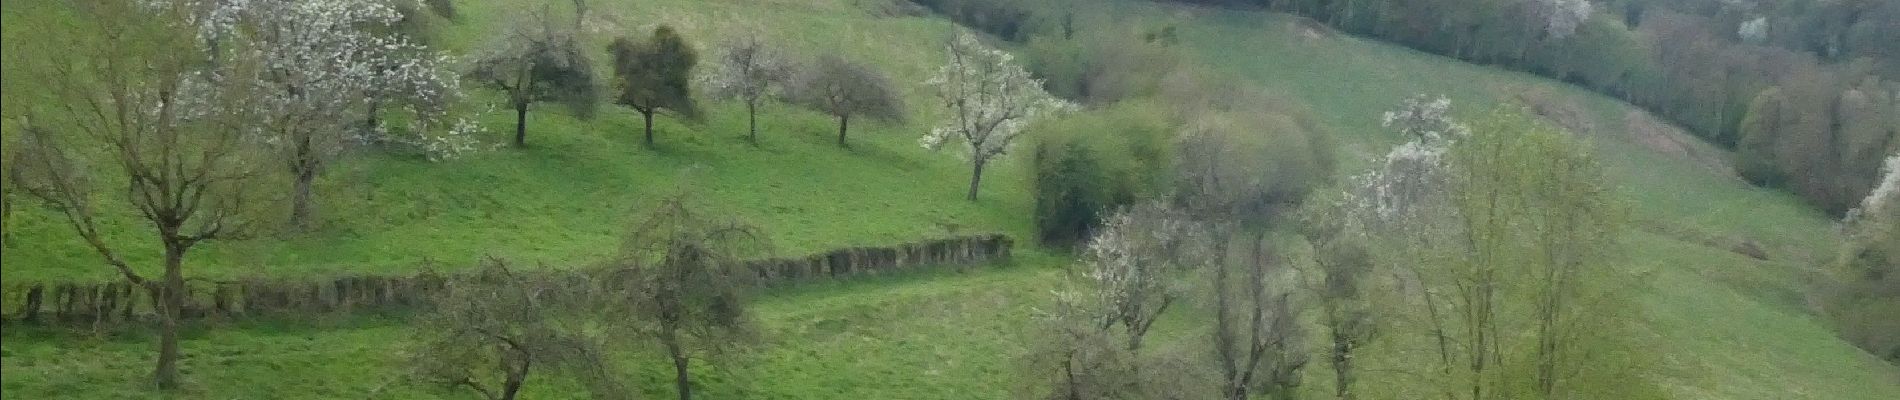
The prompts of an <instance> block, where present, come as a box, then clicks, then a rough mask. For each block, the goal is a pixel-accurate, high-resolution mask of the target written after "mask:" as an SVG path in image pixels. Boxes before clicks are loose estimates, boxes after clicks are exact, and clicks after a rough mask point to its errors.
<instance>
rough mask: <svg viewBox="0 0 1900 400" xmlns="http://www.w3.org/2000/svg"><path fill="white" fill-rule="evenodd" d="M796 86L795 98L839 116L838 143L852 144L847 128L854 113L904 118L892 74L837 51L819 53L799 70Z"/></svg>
mask: <svg viewBox="0 0 1900 400" xmlns="http://www.w3.org/2000/svg"><path fill="white" fill-rule="evenodd" d="M793 87H794V89H793V91H792V101H794V102H797V103H798V104H801V105H804V106H805V107H808V108H811V109H814V110H818V111H820V112H823V113H825V114H826V115H830V116H832V117H834V118H837V119H838V145H839V146H845V147H849V145H848V144H846V142H845V132H846V130H847V129H849V128H850V127H851V117H855V116H863V117H868V118H871V119H874V120H880V121H885V122H899V121H903V120H904V100H903V98H901V97H899V96H898V93H897V89H896V87H895V86H892V85H891V80H890V78H888V77H885V76H884V73H883V72H879V71H878V70H877V68H875V67H872V66H869V65H864V64H861V63H857V62H853V61H851V60H846V59H845V58H844V57H841V56H838V55H836V54H826V55H823V56H819V57H818V62H817V63H816V64H813V65H812V67H811V68H810V69H808V70H806V71H804V72H803V73H801V74H799V76H798V78H797V80H796V83H794V86H793Z"/></svg>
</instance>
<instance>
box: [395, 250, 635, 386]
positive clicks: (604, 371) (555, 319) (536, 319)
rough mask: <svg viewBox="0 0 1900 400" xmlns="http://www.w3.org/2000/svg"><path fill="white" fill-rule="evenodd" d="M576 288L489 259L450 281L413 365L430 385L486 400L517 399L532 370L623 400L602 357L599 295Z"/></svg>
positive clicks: (423, 330)
mask: <svg viewBox="0 0 1900 400" xmlns="http://www.w3.org/2000/svg"><path fill="white" fill-rule="evenodd" d="M571 282H572V281H567V280H561V279H550V278H548V277H546V276H531V275H527V274H520V273H516V272H515V271H513V270H511V269H510V268H508V264H507V263H506V262H504V261H502V260H499V259H489V260H486V261H484V262H483V266H482V268H481V269H480V270H478V271H477V272H476V273H474V274H469V275H462V276H458V277H455V278H451V279H449V280H448V281H447V282H445V284H444V285H443V286H444V287H443V289H442V291H441V292H440V294H437V295H436V298H435V299H433V301H432V305H433V310H431V312H428V313H424V314H421V315H420V317H421V321H420V323H419V324H418V326H417V329H416V334H417V335H416V337H417V338H418V341H417V343H416V347H417V351H416V353H415V360H414V362H415V365H416V372H417V373H418V375H419V376H420V377H421V378H422V379H424V380H427V381H430V382H434V383H437V384H441V385H443V386H445V387H451V388H467V389H468V390H472V391H474V392H476V393H480V394H481V395H482V397H483V398H485V399H488V400H513V399H515V397H516V395H518V394H519V393H520V391H521V388H522V385H523V384H525V383H526V382H527V380H528V376H529V374H530V373H531V372H534V371H552V372H564V373H567V374H570V375H574V376H576V377H578V378H580V380H581V382H583V383H584V384H585V385H586V387H587V389H588V390H589V392H590V394H592V395H593V397H594V398H596V399H616V398H626V397H628V396H627V393H628V392H627V390H626V389H624V388H622V387H621V384H620V382H619V379H621V378H620V374H619V373H618V371H617V369H616V368H614V366H613V363H611V362H607V361H606V360H605V359H604V358H605V355H606V352H605V351H604V350H603V343H602V340H601V336H600V335H601V333H596V332H593V331H590V330H589V328H593V327H599V326H610V327H611V326H616V325H612V324H603V323H601V320H602V319H603V318H602V317H604V315H601V314H599V313H597V312H596V311H597V308H595V306H596V305H598V304H600V303H599V302H600V301H602V300H603V299H600V298H598V297H596V295H595V293H594V290H592V288H587V287H577V286H576V284H573V283H571Z"/></svg>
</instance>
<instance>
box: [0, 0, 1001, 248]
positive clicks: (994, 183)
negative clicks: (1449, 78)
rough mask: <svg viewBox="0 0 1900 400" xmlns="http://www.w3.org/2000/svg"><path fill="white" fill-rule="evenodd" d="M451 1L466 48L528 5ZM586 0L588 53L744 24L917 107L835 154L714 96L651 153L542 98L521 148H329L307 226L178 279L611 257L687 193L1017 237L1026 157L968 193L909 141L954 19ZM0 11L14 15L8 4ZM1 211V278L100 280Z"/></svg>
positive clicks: (815, 8) (785, 231)
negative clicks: (618, 40) (856, 70)
mask: <svg viewBox="0 0 1900 400" xmlns="http://www.w3.org/2000/svg"><path fill="white" fill-rule="evenodd" d="M456 3H457V5H458V6H459V7H460V12H461V14H462V17H461V18H460V19H459V21H458V22H455V23H452V24H451V23H446V22H444V23H442V24H439V25H438V28H439V29H440V31H439V38H440V40H439V41H440V42H441V44H442V47H444V48H447V49H449V50H450V51H452V52H454V53H456V54H469V53H471V52H475V51H479V49H480V48H481V47H482V45H483V44H485V43H487V42H488V41H489V40H490V38H491V37H492V35H495V34H497V33H498V32H500V31H501V30H503V29H504V27H506V26H508V23H509V21H511V19H510V18H512V16H515V15H519V14H521V13H522V10H521V9H520V8H521V7H522V5H523V4H529V3H532V2H529V1H500V2H490V1H480V2H475V1H463V2H456ZM594 3H595V4H592V7H593V8H594V10H593V12H592V14H593V16H592V17H590V18H589V19H588V23H587V26H588V30H589V31H590V32H591V34H592V35H593V37H592V39H594V41H597V42H599V44H600V45H599V46H597V47H596V48H597V49H598V50H599V51H598V54H594V55H593V56H594V57H595V61H596V62H601V63H604V62H605V60H606V58H607V57H606V55H605V49H606V46H605V43H606V42H607V41H609V40H611V39H612V37H613V36H616V35H629V36H632V37H636V38H637V37H644V36H645V35H646V34H648V33H650V32H651V29H652V27H653V26H654V25H655V24H659V23H665V24H670V25H673V26H675V27H678V28H679V30H680V31H681V32H682V33H683V35H684V36H685V37H686V38H687V39H688V40H689V41H690V42H691V43H693V44H694V45H695V47H697V48H698V50H699V52H700V54H701V55H700V59H701V64H700V67H699V69H701V70H705V69H709V68H711V66H709V65H707V64H708V63H710V61H708V60H712V59H714V58H715V54H716V52H715V50H714V49H713V47H714V46H715V45H716V44H717V43H719V42H720V40H722V38H723V36H722V35H724V33H725V32H731V31H736V30H737V29H741V28H743V27H744V26H743V25H742V24H744V23H747V22H752V23H756V24H758V25H760V26H762V27H764V28H765V29H767V31H768V32H770V33H771V34H773V38H774V39H775V40H779V41H782V42H783V43H786V44H787V45H788V46H790V47H792V48H793V50H794V51H795V53H797V54H798V55H799V56H801V57H809V56H812V55H815V54H818V53H820V52H838V53H841V54H844V55H846V56H847V57H851V58H854V59H859V60H863V61H865V62H868V63H870V64H873V65H877V66H879V67H881V68H882V69H883V70H884V71H885V72H886V73H888V74H890V75H891V76H892V78H893V81H894V82H896V83H897V84H898V87H899V88H900V90H902V91H903V93H904V95H905V96H904V100H906V101H907V102H908V103H909V105H910V106H911V108H912V109H913V112H912V113H910V114H911V118H910V121H909V122H908V123H905V124H897V125H891V124H877V123H854V124H852V128H853V130H852V132H851V138H850V139H851V142H852V144H853V147H852V148H850V149H842V148H839V147H837V146H836V145H835V144H834V141H835V140H836V125H835V124H836V121H835V120H831V119H828V118H825V117H823V116H821V115H820V114H818V113H815V112H809V111H805V110H800V109H795V108H793V107H791V106H789V105H783V104H773V105H771V106H768V107H766V108H765V109H764V110H763V112H762V115H761V117H760V124H761V132H760V141H761V144H760V145H759V146H757V147H753V146H750V145H748V144H747V143H746V142H745V141H744V140H742V139H741V137H742V136H743V135H744V133H745V127H746V121H745V115H744V110H743V108H741V107H739V106H737V105H734V104H720V103H708V104H706V105H707V108H708V110H707V118H706V120H705V121H704V122H703V123H697V124H694V123H686V122H683V121H681V120H678V119H674V118H667V117H662V118H661V119H660V120H659V121H658V129H659V132H658V133H657V136H658V137H657V140H658V143H659V144H658V147H657V148H656V149H648V148H645V147H644V146H642V145H640V144H639V135H640V133H639V129H640V125H641V123H640V120H639V117H638V116H637V115H636V114H634V113H633V112H632V111H630V110H628V109H626V108H624V107H618V106H608V105H603V107H602V109H601V112H600V113H599V115H598V116H597V117H596V118H595V119H593V120H585V121H583V120H579V119H576V118H573V117H572V116H570V115H568V114H567V113H566V112H565V111H564V110H562V109H561V108H559V107H556V106H553V105H539V106H537V108H536V109H535V110H534V111H533V112H532V113H530V114H529V116H528V119H529V135H528V143H529V146H530V147H529V148H527V149H515V148H512V147H498V148H495V149H491V150H484V151H481V152H479V153H476V154H474V155H471V156H468V157H464V158H460V159H455V160H450V161H446V162H426V161H422V160H420V159H413V158H408V157H396V156H386V155H380V154H377V153H375V152H367V153H363V154H359V155H355V156H351V157H350V158H348V159H345V160H342V161H341V162H339V163H338V164H336V167H335V168H333V169H332V170H330V171H328V173H327V174H326V176H325V177H324V179H323V180H322V182H321V183H320V185H321V186H320V189H319V192H318V200H319V202H320V207H319V218H320V219H321V226H320V228H319V229H318V230H317V231H315V232H311V233H308V234H302V235H296V236H285V237H276V236H266V237H263V238H259V239H254V240H244V241H223V242H210V243H207V244H206V245H205V246H204V247H203V248H202V250H201V251H194V252H193V253H191V254H190V255H189V258H188V259H187V267H186V268H187V269H186V273H187V274H189V275H192V276H201V277H234V276H247V275H268V276H272V277H295V276H306V275H326V274H335V273H359V272H367V273H404V272H410V271H413V270H414V269H415V268H416V267H417V265H418V264H419V263H420V262H421V261H422V260H424V259H431V260H435V261H438V262H441V263H443V264H444V265H445V266H449V267H454V266H460V265H467V264H471V263H472V261H473V260H474V259H475V257H479V256H482V255H485V254H486V255H494V256H499V257H506V258H512V259H517V260H520V261H523V262H530V263H534V262H545V263H547V264H550V265H554V266H572V265H577V264H583V263H589V262H593V261H596V260H599V259H602V258H604V257H605V256H606V255H607V254H609V253H611V252H612V251H614V250H615V249H616V247H617V246H618V245H619V237H620V235H621V234H622V233H623V232H621V230H622V229H624V226H625V224H626V223H627V222H628V218H629V215H630V214H631V211H633V210H634V207H636V206H639V205H641V204H645V202H646V201H648V200H651V199H654V198H656V197H658V196H660V195H663V194H666V193H670V192H672V191H675V190H677V189H678V188H681V187H690V188H692V189H693V191H695V192H696V193H697V194H698V196H699V197H700V198H701V199H702V200H705V203H708V204H713V205H717V206H720V207H724V208H725V209H724V210H721V211H723V212H727V213H730V214H732V215H735V216H738V217H740V218H742V219H744V220H747V221H749V222H751V223H753V224H756V225H758V226H760V227H762V228H764V230H765V231H766V232H767V233H768V234H769V235H771V238H772V240H773V242H774V244H775V245H776V247H777V250H778V251H779V252H780V253H781V254H784V255H802V254H805V253H810V252H816V251H821V250H826V249H831V248H837V247H845V246H857V245H880V244H890V243H899V242H905V241H911V240H916V239H919V238H922V237H928V236H936V235H944V234H950V233H956V232H962V233H969V232H992V231H1000V232H1005V233H1008V234H1010V235H1011V236H1015V237H1028V232H1029V231H1030V221H1029V218H1028V215H1029V200H1028V195H1027V190H1026V189H1025V186H1026V185H1025V183H1024V179H1025V177H1026V175H1027V174H1026V173H1025V172H1024V171H1025V170H1026V168H1020V167H1019V164H1020V163H1015V162H1004V163H1002V164H998V165H997V166H995V167H994V168H991V169H990V171H987V173H986V175H987V176H986V177H985V179H984V188H983V193H982V196H981V200H980V201H978V202H975V203H971V202H968V201H965V200H964V199H963V197H962V191H963V190H964V189H965V188H967V184H968V183H967V182H968V179H969V167H968V166H967V163H966V162H964V161H963V160H962V159H960V158H959V157H958V156H957V155H956V153H955V152H954V151H953V150H954V149H946V150H945V151H944V152H942V153H931V152H929V151H927V150H924V149H922V148H920V146H918V145H917V137H918V136H919V135H921V134H922V133H923V132H925V131H926V130H928V129H929V126H930V125H931V124H934V123H935V122H936V121H935V120H934V118H932V117H931V116H932V115H933V114H934V112H935V109H934V107H933V106H934V105H935V103H934V102H933V101H932V100H931V99H932V98H931V95H930V93H929V92H927V89H926V88H925V87H924V86H923V84H922V82H923V80H924V78H925V76H926V75H927V74H928V73H930V72H932V71H934V69H935V68H936V67H937V66H938V65H939V64H941V63H942V61H943V60H942V57H943V56H942V55H941V54H940V53H941V47H942V46H941V43H942V40H943V38H945V37H948V36H947V35H948V33H949V32H950V28H951V25H950V24H949V23H948V22H945V21H942V20H936V19H930V18H922V17H898V16H883V15H881V14H874V12H875V11H876V10H873V9H865V8H860V7H859V6H858V5H857V2H854V1H846V0H810V1H806V0H801V1H774V2H750V1H725V2H702V1H694V0H665V1H638V2H594ZM8 12H9V13H10V15H9V17H10V18H9V20H12V19H13V18H11V17H19V15H12V13H16V11H13V10H9V11H8ZM18 12H27V11H18ZM13 33H14V32H13V31H12V30H9V34H13ZM22 34H27V33H24V32H23V33H22ZM39 34H51V33H39ZM10 40H11V39H10ZM21 40H25V39H24V38H23V39H21ZM597 70H601V71H605V70H607V69H606V68H604V67H603V68H599V69H597ZM603 79H610V78H609V77H603ZM467 86H468V87H469V88H471V94H472V99H471V101H475V102H482V103H494V104H498V106H497V107H496V109H495V110H494V111H491V112H488V113H485V114H484V115H483V116H482V119H481V121H482V122H483V123H484V125H485V126H486V127H487V128H488V131H489V132H488V133H487V134H486V135H485V136H484V139H486V142H487V143H491V144H495V145H497V146H501V144H503V143H507V142H508V140H509V137H510V135H512V134H513V124H514V121H513V118H514V115H513V113H512V112H510V110H508V109H507V107H505V106H499V103H500V101H499V98H500V97H499V96H498V95H496V94H495V93H491V92H487V91H485V90H474V89H473V88H474V87H475V86H474V85H473V84H472V83H469V84H467ZM285 190H286V191H287V190H288V188H285ZM102 204H106V205H107V206H110V207H113V211H115V212H118V213H119V214H120V216H121V218H117V219H114V220H113V221H110V222H112V223H111V224H109V225H110V227H109V229H110V230H111V231H112V232H110V235H109V237H111V238H112V239H113V242H114V243H120V244H121V246H125V248H126V249H124V250H120V252H121V253H125V254H127V257H128V258H130V259H131V261H132V262H133V263H134V264H137V265H145V266H149V265H154V264H156V260H157V258H158V252H157V250H156V249H157V247H156V244H155V241H154V240H153V239H151V238H150V234H149V233H147V232H146V231H147V229H145V228H144V226H142V225H139V224H138V223H137V221H136V220H135V219H133V218H131V217H130V212H129V211H127V210H124V208H125V206H124V204H123V202H122V201H116V200H112V199H109V198H102ZM15 211H16V212H15V213H14V215H13V218H11V219H12V220H11V221H9V222H8V224H9V227H8V229H9V231H8V240H7V243H6V246H7V248H6V249H5V253H4V254H5V263H6V266H7V267H6V269H5V270H4V272H3V274H0V278H5V279H7V280H9V281H12V280H42V279H112V278H114V275H113V274H112V273H110V269H109V268H106V267H105V266H104V265H103V264H102V263H101V262H100V260H99V257H98V255H97V254H95V253H93V252H92V250H91V249H90V248H88V247H86V246H85V244H84V243H83V242H81V241H79V240H78V239H77V237H76V236H75V235H74V234H73V232H72V231H71V230H72V229H71V227H69V226H67V225H66V224H65V221H64V220H63V219H62V218H61V217H59V216H58V215H57V214H54V213H52V212H48V211H46V210H44V209H41V208H39V207H37V206H35V205H31V204H21V205H20V206H19V207H17V209H16V210H15Z"/></svg>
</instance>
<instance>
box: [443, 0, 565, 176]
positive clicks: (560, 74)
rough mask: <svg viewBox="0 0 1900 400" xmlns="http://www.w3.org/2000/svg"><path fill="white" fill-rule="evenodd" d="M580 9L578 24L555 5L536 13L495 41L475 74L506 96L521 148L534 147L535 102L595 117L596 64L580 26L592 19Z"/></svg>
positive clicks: (477, 64) (478, 60)
mask: <svg viewBox="0 0 1900 400" xmlns="http://www.w3.org/2000/svg"><path fill="white" fill-rule="evenodd" d="M442 3H443V4H452V3H447V2H442ZM575 4H576V7H575V9H574V10H573V12H574V16H573V20H574V22H572V23H566V22H563V21H560V20H557V19H555V18H557V16H556V15H554V11H553V10H554V9H553V7H552V5H549V4H543V5H542V6H541V7H540V8H539V9H537V10H533V11H530V13H529V14H528V17H527V18H526V19H523V20H520V21H516V22H514V26H512V27H510V28H509V31H506V32H505V33H503V34H501V35H500V36H499V37H497V38H495V39H493V40H494V43H493V44H490V45H489V46H490V48H489V49H486V50H485V51H486V52H485V53H483V54H481V55H478V56H477V58H476V59H475V65H474V68H473V69H472V70H471V71H470V73H469V77H470V78H472V79H474V80H475V81H477V82H481V83H482V84H484V85H488V86H491V87H494V88H495V89H499V90H501V91H502V92H503V93H505V94H506V96H504V97H506V98H507V103H508V106H509V107H512V108H513V109H514V111H515V147H524V146H527V145H528V108H529V107H532V106H533V105H534V104H535V103H541V102H549V101H553V102H559V103H561V104H564V105H566V106H567V107H568V110H569V111H571V112H573V113H574V114H575V115H579V116H583V117H585V116H591V115H593V112H594V107H596V104H597V103H599V101H600V100H599V99H598V98H597V96H599V94H598V93H599V86H600V85H599V84H598V83H596V82H595V77H594V72H593V69H592V68H593V66H592V64H591V63H592V62H591V61H589V59H588V57H587V54H586V53H585V52H583V51H582V49H581V47H580V46H581V45H580V42H581V40H582V39H581V38H580V37H579V35H580V29H581V27H580V21H582V20H583V19H584V18H586V15H585V14H584V13H585V12H586V8H585V7H580V6H579V5H580V4H583V3H575Z"/></svg>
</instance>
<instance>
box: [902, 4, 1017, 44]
mask: <svg viewBox="0 0 1900 400" xmlns="http://www.w3.org/2000/svg"><path fill="white" fill-rule="evenodd" d="M910 1H911V2H913V3H917V5H920V6H923V7H924V8H928V9H930V11H932V12H935V13H937V14H939V15H943V16H944V17H945V18H949V19H950V20H951V21H956V23H957V24H959V25H963V26H966V27H969V28H971V29H976V30H979V31H983V33H988V34H991V35H995V36H996V37H998V38H1002V39H1003V40H1008V41H1011V42H1025V41H1028V40H1029V38H1030V37H1033V36H1035V35H1036V34H1037V33H1038V32H1039V31H1040V30H1041V29H1042V24H1043V21H1042V20H1041V19H1040V18H1039V17H1038V16H1037V14H1036V12H1035V10H1033V9H1031V8H1029V7H1028V6H1024V5H1023V2H1022V1H1017V0H910Z"/></svg>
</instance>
